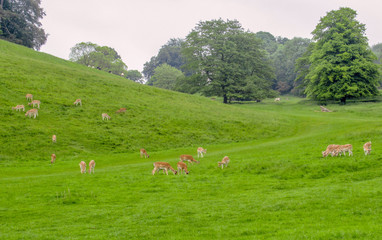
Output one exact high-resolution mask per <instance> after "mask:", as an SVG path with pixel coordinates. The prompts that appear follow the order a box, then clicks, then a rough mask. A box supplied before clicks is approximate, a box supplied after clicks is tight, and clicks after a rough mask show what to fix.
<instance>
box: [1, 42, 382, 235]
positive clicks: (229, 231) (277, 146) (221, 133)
mask: <svg viewBox="0 0 382 240" xmlns="http://www.w3.org/2000/svg"><path fill="white" fill-rule="evenodd" d="M0 46H2V48H3V49H0V56H1V57H0V59H1V60H0V61H2V62H1V64H3V63H10V62H12V61H14V63H13V64H10V65H9V66H10V68H17V69H18V70H17V71H16V70H14V71H12V73H8V74H5V73H3V72H2V71H3V70H2V69H1V70H0V71H1V72H2V73H0V74H2V75H1V79H2V81H1V84H2V85H1V86H2V92H5V94H2V95H3V96H1V101H2V102H1V105H0V107H1V111H2V115H3V116H4V117H3V118H5V119H6V121H2V122H1V124H2V128H3V129H1V141H2V142H1V144H2V145H1V146H2V149H1V154H2V156H1V159H0V163H1V168H0V189H1V191H0V239H140V240H141V239H283V240H284V239H325V240H326V239H368V240H369V239H381V238H382V227H381V224H380V222H381V221H380V219H381V217H380V216H381V213H382V157H381V153H382V151H381V149H382V123H381V121H380V119H381V117H382V103H364V104H349V105H347V106H338V105H329V106H327V107H328V108H329V109H332V110H334V112H331V113H322V112H318V110H319V107H318V106H316V105H313V104H311V103H310V102H308V101H305V100H302V99H298V98H290V100H288V101H286V100H284V99H282V101H281V102H280V103H274V102H273V101H271V100H268V101H265V102H264V103H260V104H237V105H231V106H225V105H222V104H220V103H217V102H213V101H210V100H209V99H205V98H202V97H195V96H187V95H183V94H178V93H172V92H168V91H162V90H159V89H155V88H148V87H146V86H141V85H138V84H134V83H130V82H126V81H125V80H123V79H120V78H118V77H114V76H110V75H109V74H104V73H100V72H98V71H95V70H92V69H88V68H84V67H81V66H77V65H75V64H72V63H68V62H66V61H62V60H59V59H56V58H52V57H50V56H48V55H45V54H39V53H35V52H33V51H29V50H27V49H24V48H20V47H17V46H15V45H12V44H8V43H4V42H0ZM12 48H14V49H12ZM2 59H6V60H2ZM14 59H18V60H14ZM31 65H33V66H34V67H30V66H31ZM50 65H51V66H52V67H51V68H50V67H49V66H50ZM42 66H44V67H42ZM38 68H42V69H38ZM20 69H28V71H29V72H32V73H33V74H27V73H26V72H24V73H23V71H22V70H20ZM46 69H50V70H49V71H47V70H46ZM65 70H66V71H65ZM28 71H27V72H28ZM42 72H45V74H46V75H48V76H49V79H50V80H51V79H53V80H52V83H48V81H42V80H41V78H43V75H41V73H42ZM53 72H54V73H55V72H58V73H59V74H57V77H54V76H55V74H53ZM12 75H17V76H18V77H14V78H12ZM22 75H23V76H24V80H23V78H22V77H21V76H22ZM4 76H5V77H4ZM35 76H40V77H35ZM62 76H67V77H63V78H62V79H61V80H62V81H61V80H60V77H62ZM3 79H5V80H4V81H3ZM30 79H34V81H29V80H30ZM79 79H81V80H79ZM13 80H19V81H21V82H23V83H22V84H21V83H17V81H13ZM37 81H38V82H39V84H40V85H39V84H37V83H36V82H37ZM34 84H36V85H34ZM51 84H54V86H55V87H52V86H51ZM81 84H84V85H86V86H87V87H86V88H78V86H79V85H81ZM15 86H17V87H15ZM25 86H29V87H25ZM44 86H45V87H44ZM48 86H49V87H48ZM73 86H76V87H73ZM58 87H60V88H58ZM61 87H62V88H61ZM48 88H49V90H46V89H48ZM56 88H57V89H56ZM19 89H21V90H19ZM33 89H35V92H33V91H32V90H33ZM44 89H45V90H44ZM59 89H62V90H59ZM104 89H107V90H104ZM43 90H44V91H43ZM95 90H98V91H100V93H99V94H98V95H97V94H95ZM53 91H54V93H55V94H50V92H53ZM87 91H89V92H90V93H91V96H90V95H86V94H84V93H86V92H87ZM26 92H31V93H33V94H35V95H38V94H40V92H43V94H41V95H40V97H39V98H40V99H41V100H42V102H43V104H42V106H41V114H40V116H39V118H38V119H26V118H25V116H23V115H22V114H20V113H15V112H12V110H11V106H13V105H16V104H20V103H15V102H23V101H24V102H25V100H24V99H23V97H24V95H25V94H26ZM81 94H83V95H81ZM47 95H48V96H50V97H46V96H47ZM77 95H81V96H79V97H81V98H83V99H84V100H83V102H84V105H83V107H82V108H79V107H78V108H76V107H74V106H72V103H73V101H74V100H75V98H77ZM36 98H37V97H36ZM105 99H107V100H108V102H105ZM119 107H127V108H128V112H127V113H126V114H125V115H120V116H117V115H115V114H113V112H114V111H115V110H117V109H118V108H119ZM110 109H112V110H110ZM133 109H134V111H133ZM103 111H105V112H109V111H110V112H111V114H112V120H111V121H109V122H102V120H101V119H100V118H101V117H100V113H101V112H103ZM54 114H56V115H54ZM52 132H59V133H56V134H57V137H58V139H57V140H58V143H57V144H52V143H51V140H50V136H51V134H52ZM370 140H371V141H372V152H371V155H369V156H365V155H364V153H363V149H362V145H363V143H365V142H366V141H370ZM34 141H36V142H34ZM333 143H336V144H348V143H350V144H352V145H353V153H354V155H353V156H350V157H349V156H346V157H344V156H342V157H330V156H329V157H327V158H322V155H321V151H323V150H325V148H326V146H327V145H328V144H333ZM119 144H121V145H119ZM141 144H142V145H145V146H146V145H148V146H150V148H151V149H152V151H151V152H150V151H149V152H150V153H151V154H150V155H151V157H150V158H148V159H141V158H139V153H138V152H137V151H136V148H139V147H140V145H141ZM199 145H202V146H203V147H206V148H207V149H208V151H207V154H206V156H205V157H204V158H203V159H201V160H200V161H201V162H200V164H194V165H189V171H190V174H189V175H182V176H181V175H172V174H170V175H168V176H167V175H164V174H163V173H160V174H156V175H155V176H152V175H151V170H152V169H153V166H152V163H153V162H154V161H167V162H169V163H170V164H171V165H172V166H174V167H175V166H176V163H177V162H178V156H179V155H180V154H193V155H194V156H195V155H196V147H197V146H199ZM151 149H150V150H151ZM53 150H57V152H58V154H59V155H58V154H57V155H58V156H57V162H56V164H54V165H50V164H49V157H46V156H45V155H46V154H47V153H50V152H51V151H53ZM49 155H50V154H49ZM28 156H32V157H31V159H29V158H28ZM60 156H62V157H61V159H60ZM224 156H229V157H230V159H231V162H230V163H229V165H228V167H227V168H225V169H220V168H218V166H217V162H218V161H220V160H221V159H222V158H223V157H224ZM90 159H95V161H96V169H95V174H94V175H90V174H83V175H81V174H80V169H79V166H78V163H79V161H80V160H84V161H86V162H87V163H88V162H89V161H90Z"/></svg>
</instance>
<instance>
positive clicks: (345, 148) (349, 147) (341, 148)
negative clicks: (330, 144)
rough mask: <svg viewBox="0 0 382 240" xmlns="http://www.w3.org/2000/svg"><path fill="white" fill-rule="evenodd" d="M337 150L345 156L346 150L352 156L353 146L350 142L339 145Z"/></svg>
mask: <svg viewBox="0 0 382 240" xmlns="http://www.w3.org/2000/svg"><path fill="white" fill-rule="evenodd" d="M338 148H339V149H338V151H339V152H340V156H341V153H343V154H344V156H346V152H349V156H353V146H352V145H351V144H345V145H340V146H339V147H338Z"/></svg>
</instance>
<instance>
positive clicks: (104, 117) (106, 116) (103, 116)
mask: <svg viewBox="0 0 382 240" xmlns="http://www.w3.org/2000/svg"><path fill="white" fill-rule="evenodd" d="M110 118H111V117H110V116H109V115H108V114H107V113H102V120H105V119H107V120H110Z"/></svg>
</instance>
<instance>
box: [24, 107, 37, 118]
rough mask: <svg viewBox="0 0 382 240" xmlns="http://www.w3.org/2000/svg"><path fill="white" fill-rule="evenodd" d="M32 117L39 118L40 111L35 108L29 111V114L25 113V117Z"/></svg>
mask: <svg viewBox="0 0 382 240" xmlns="http://www.w3.org/2000/svg"><path fill="white" fill-rule="evenodd" d="M32 115H33V117H34V118H36V117H37V116H38V110H37V109H35V108H32V109H30V110H28V111H27V113H25V116H28V117H30V118H31V117H32Z"/></svg>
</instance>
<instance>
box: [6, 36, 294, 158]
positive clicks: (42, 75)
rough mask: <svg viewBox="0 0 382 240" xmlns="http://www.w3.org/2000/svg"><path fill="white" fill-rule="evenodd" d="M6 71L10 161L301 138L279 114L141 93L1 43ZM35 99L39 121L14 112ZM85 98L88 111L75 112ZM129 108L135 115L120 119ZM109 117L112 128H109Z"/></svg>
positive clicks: (74, 66) (102, 74) (120, 82)
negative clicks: (29, 96) (104, 116)
mask: <svg viewBox="0 0 382 240" xmlns="http://www.w3.org/2000/svg"><path fill="white" fill-rule="evenodd" d="M0 66H2V67H1V69H0V79H1V83H0V90H1V93H2V94H1V96H0V112H1V115H2V121H1V123H0V124H1V128H0V136H1V138H0V141H1V142H0V144H1V145H2V146H3V147H2V148H1V150H0V151H1V152H0V159H1V160H3V161H4V160H7V161H15V160H23V161H26V160H28V161H31V160H39V161H46V160H47V159H49V156H50V155H51V154H52V153H53V152H54V153H55V154H56V155H57V158H61V159H70V158H77V157H79V156H95V155H97V154H101V153H126V152H137V151H139V149H140V148H146V149H147V150H148V151H149V152H153V151H159V150H164V149H172V148H178V147H186V146H194V147H197V146H199V145H206V144H212V143H227V142H237V141H243V140H253V139H260V138H269V137H272V136H275V135H276V134H279V129H281V128H286V127H288V131H286V132H283V134H289V133H290V132H293V131H294V129H293V127H292V128H290V123H289V122H288V120H287V119H285V118H284V119H282V118H281V117H279V116H278V115H277V114H275V113H262V112H253V111H247V110H238V109H237V108H235V107H232V106H226V105H223V104H222V103H219V102H214V101H212V100H210V99H208V98H204V97H198V96H190V95H186V94H181V93H176V92H171V91H166V90H162V89H157V88H153V87H148V86H144V85H140V84H137V83H134V82H131V81H128V80H126V79H124V78H121V77H118V76H115V75H111V74H108V73H105V72H101V71H98V70H96V69H90V68H87V67H85V66H81V65H78V64H74V63H71V62H68V61H64V60H61V59H58V58H55V57H52V56H50V55H47V54H43V53H39V52H35V51H32V50H30V49H27V48H24V47H21V46H18V45H14V44H11V43H8V42H5V41H0ZM27 93H31V94H33V96H34V99H37V100H40V101H41V103H42V104H41V109H40V110H39V116H38V118H37V119H29V118H26V117H25V116H24V114H22V113H20V112H16V111H14V110H13V111H12V107H14V106H16V105H18V104H23V105H26V104H27V101H26V99H25V95H26V94H27ZM77 98H81V99H82V103H83V106H82V107H75V106H74V105H73V102H74V101H75V100H76V99H77ZM121 107H125V108H127V112H126V113H124V114H120V115H118V114H115V111H117V110H118V109H119V108H121ZM28 109H31V107H28V106H27V109H26V110H28ZM103 112H105V113H108V114H109V115H110V116H111V121H108V122H106V121H102V119H101V113H103ZM53 134H55V135H57V144H54V145H53V144H52V143H51V136H52V135H53Z"/></svg>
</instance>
